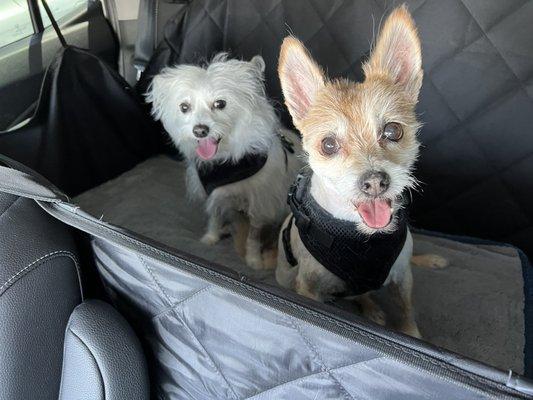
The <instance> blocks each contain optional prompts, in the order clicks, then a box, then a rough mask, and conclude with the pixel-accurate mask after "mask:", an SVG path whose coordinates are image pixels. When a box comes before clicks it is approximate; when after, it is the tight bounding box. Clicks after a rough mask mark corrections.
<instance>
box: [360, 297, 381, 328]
mask: <svg viewBox="0 0 533 400" xmlns="http://www.w3.org/2000/svg"><path fill="white" fill-rule="evenodd" d="M354 299H355V301H357V303H359V305H360V306H361V311H362V314H363V316H364V317H365V318H368V319H369V320H371V321H373V322H375V323H376V324H378V325H385V322H386V319H387V317H386V316H385V312H384V311H383V310H382V309H381V307H380V306H379V305H378V304H377V303H376V302H375V301H374V299H372V297H371V296H370V293H364V294H361V295H359V296H354Z"/></svg>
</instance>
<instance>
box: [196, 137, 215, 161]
mask: <svg viewBox="0 0 533 400" xmlns="http://www.w3.org/2000/svg"><path fill="white" fill-rule="evenodd" d="M218 142H220V139H215V138H214V137H206V138H202V139H199V140H198V146H197V147H196V154H198V156H199V157H200V158H202V159H204V160H210V159H212V158H213V157H214V156H215V154H217V151H218Z"/></svg>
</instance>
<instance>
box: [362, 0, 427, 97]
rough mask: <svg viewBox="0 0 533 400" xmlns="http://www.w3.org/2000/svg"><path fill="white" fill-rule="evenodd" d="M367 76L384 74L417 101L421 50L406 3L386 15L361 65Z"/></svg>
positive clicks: (419, 85) (420, 79)
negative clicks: (374, 41) (373, 44)
mask: <svg viewBox="0 0 533 400" xmlns="http://www.w3.org/2000/svg"><path fill="white" fill-rule="evenodd" d="M363 69H364V72H365V76H366V78H367V79H368V78H370V77H383V76H385V77H387V78H388V79H390V80H392V81H393V82H394V83H395V84H398V85H400V86H401V87H402V88H403V89H404V90H405V91H406V93H407V95H408V96H409V98H410V99H411V100H412V101H413V102H416V101H417V99H418V93H419V92H420V87H421V85H422V75H423V73H422V51H421V45H420V39H419V38H418V33H417V29H416V26H415V23H414V21H413V18H412V17H411V14H410V13H409V11H408V10H407V7H406V6H405V5H403V6H400V7H398V8H396V9H395V10H394V11H393V12H392V13H391V14H390V15H389V17H388V18H387V20H386V21H385V24H384V25H383V28H382V29H381V32H380V33H379V36H378V39H377V41H376V44H375V46H374V48H373V50H372V52H371V54H370V59H369V60H368V62H367V63H366V64H365V65H364V66H363Z"/></svg>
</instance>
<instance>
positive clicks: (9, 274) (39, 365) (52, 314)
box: [0, 194, 82, 400]
mask: <svg viewBox="0 0 533 400" xmlns="http://www.w3.org/2000/svg"><path fill="white" fill-rule="evenodd" d="M0 231H1V232H2V235H0V321H1V323H0V343H1V346H0V366H1V367H0V399H10V400H15V399H24V400H26V399H34V398H36V390H38V397H39V398H40V399H57V395H58V392H59V382H60V376H61V353H62V348H63V336H64V330H65V326H66V324H67V321H68V318H69V316H70V314H71V312H72V310H73V309H74V307H75V306H76V305H77V304H79V303H80V301H81V300H82V294H81V289H80V282H79V277H78V265H77V260H76V250H75V247H74V243H73V241H72V239H71V237H70V235H69V232H68V230H67V228H66V227H65V226H64V225H62V224H61V223H60V222H58V221H56V220H54V219H53V218H52V217H50V216H49V215H47V214H46V213H45V212H43V210H42V209H41V208H40V207H39V206H38V205H37V204H36V203H35V202H34V201H32V200H29V199H25V198H22V197H17V196H13V195H8V194H0Z"/></svg>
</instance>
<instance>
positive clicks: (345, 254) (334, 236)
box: [282, 174, 407, 295]
mask: <svg viewBox="0 0 533 400" xmlns="http://www.w3.org/2000/svg"><path fill="white" fill-rule="evenodd" d="M310 181H311V174H300V175H298V177H297V178H296V182H295V183H294V184H293V185H292V187H291V189H290V191H289V197H288V203H289V206H290V208H291V211H292V217H291V219H290V220H289V223H288V224H287V227H286V228H285V229H284V230H283V232H282V242H283V248H284V251H285V257H286V258H287V262H288V263H289V264H290V265H292V266H296V265H297V264H298V260H297V259H296V258H295V257H294V254H293V252H292V248H291V242H290V231H291V228H292V223H293V221H294V224H295V225H296V227H297V229H298V233H299V235H300V238H301V240H302V242H303V244H304V245H305V247H306V249H307V250H308V251H309V252H310V253H311V255H312V256H313V257H314V258H315V259H316V260H317V261H318V262H319V263H320V264H322V265H323V266H324V267H325V268H326V269H328V270H329V271H330V272H332V273H333V274H335V275H336V276H338V277H339V278H340V279H342V280H343V281H344V282H345V283H346V284H347V286H348V292H349V293H350V294H354V295H356V294H362V293H365V292H368V291H370V290H376V289H379V288H380V287H381V286H382V285H383V283H384V282H385V280H386V279H387V276H388V275H389V272H390V269H391V268H392V265H393V264H394V262H395V261H396V259H397V258H398V255H399V254H400V252H401V250H402V248H403V245H404V243H405V239H406V237H407V218H406V214H405V211H404V210H403V209H400V210H398V211H397V212H396V216H395V218H396V219H397V220H396V221H397V225H398V228H397V229H396V230H395V231H394V232H391V233H374V234H372V235H366V234H363V233H361V232H359V231H358V230H357V229H356V227H355V225H354V223H353V222H349V221H345V220H340V219H336V218H334V217H333V216H332V215H331V214H330V213H328V212H327V211H326V210H324V209H323V208H322V207H321V206H320V205H319V204H318V203H317V202H316V201H315V199H313V197H312V196H311V195H310V192H309V188H310Z"/></svg>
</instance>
